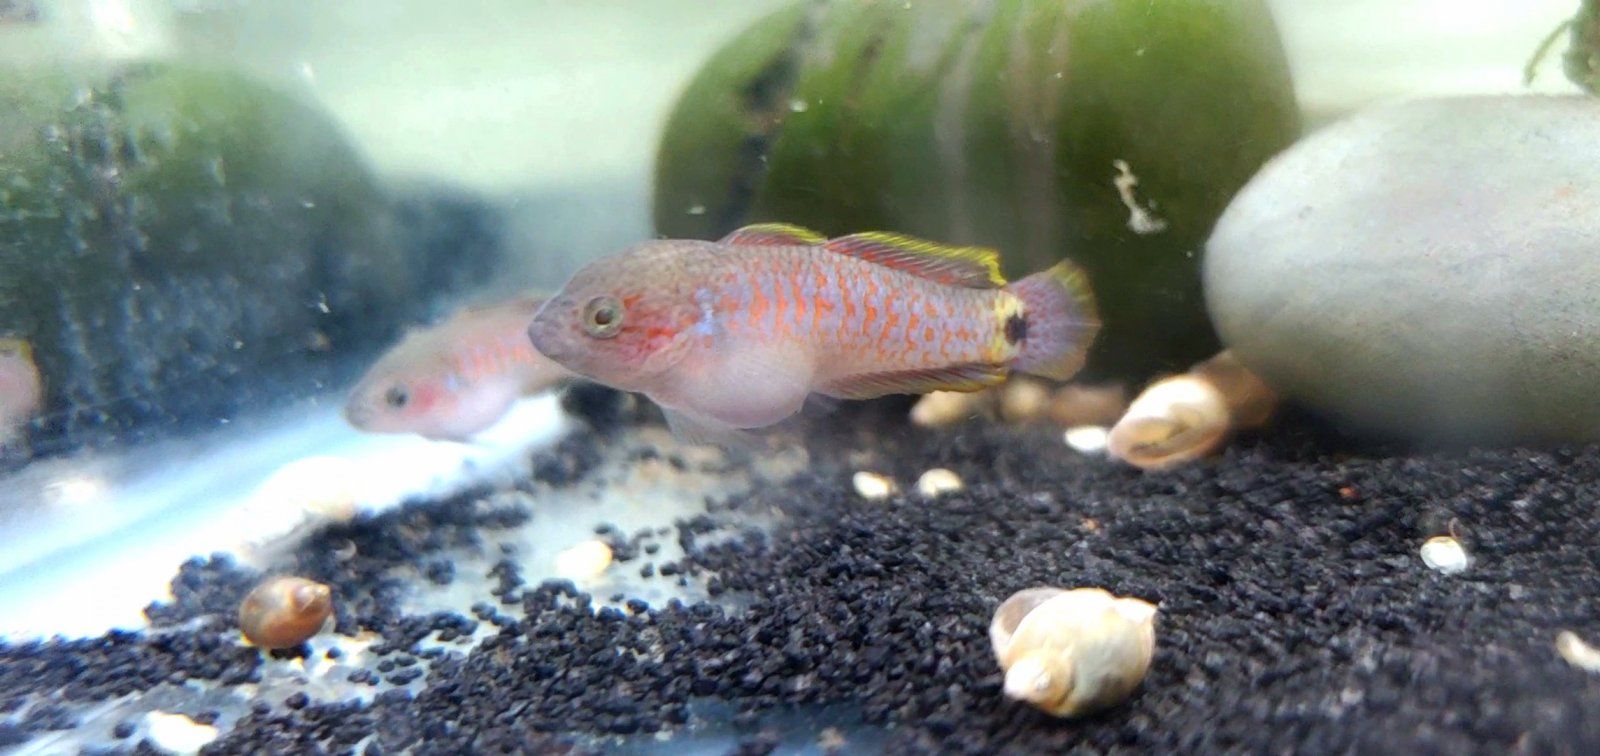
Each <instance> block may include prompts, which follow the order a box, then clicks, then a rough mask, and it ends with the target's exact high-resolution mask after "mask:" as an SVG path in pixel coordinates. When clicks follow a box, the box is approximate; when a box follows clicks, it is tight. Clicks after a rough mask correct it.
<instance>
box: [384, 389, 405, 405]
mask: <svg viewBox="0 0 1600 756" xmlns="http://www.w3.org/2000/svg"><path fill="white" fill-rule="evenodd" d="M410 401H411V394H409V393H407V392H406V390H405V387H403V386H390V387H389V390H388V391H385V392H383V403H384V404H387V405H389V406H390V407H393V408H395V409H401V408H402V407H405V406H406V403H407V402H410Z"/></svg>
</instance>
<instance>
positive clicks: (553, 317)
mask: <svg viewBox="0 0 1600 756" xmlns="http://www.w3.org/2000/svg"><path fill="white" fill-rule="evenodd" d="M570 309H572V302H571V300H569V299H567V298H565V297H561V298H557V299H552V300H550V301H548V302H546V303H545V304H544V306H543V307H540V308H539V311H538V312H536V313H534V316H533V322H532V323H529V324H528V340H529V341H532V342H533V348H534V349H537V350H539V353H540V354H542V355H544V356H546V357H548V358H550V359H552V360H555V361H556V362H559V363H563V364H565V359H566V358H568V357H570V356H572V353H573V351H574V350H573V346H574V345H573V339H572V337H571V335H570V334H568V333H567V332H566V330H565V329H563V328H562V327H561V318H560V316H559V314H558V313H561V312H565V311H568V310H570Z"/></svg>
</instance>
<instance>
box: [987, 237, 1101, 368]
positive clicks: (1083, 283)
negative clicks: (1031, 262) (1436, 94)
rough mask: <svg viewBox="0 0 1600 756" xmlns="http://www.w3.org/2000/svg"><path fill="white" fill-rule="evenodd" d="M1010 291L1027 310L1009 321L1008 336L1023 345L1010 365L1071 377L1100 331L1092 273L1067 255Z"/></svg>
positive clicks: (1017, 283)
mask: <svg viewBox="0 0 1600 756" xmlns="http://www.w3.org/2000/svg"><path fill="white" fill-rule="evenodd" d="M1006 290H1007V291H1009V292H1011V293H1012V294H1014V295H1016V297H1017V298H1018V299H1020V300H1022V312H1021V313H1019V314H1017V315H1012V316H1011V318H1010V319H1009V320H1007V322H1006V324H1005V329H1006V338H1007V339H1008V340H1011V341H1012V342H1013V343H1016V344H1017V348H1018V351H1017V356H1016V357H1015V358H1013V359H1012V361H1011V368H1012V369H1013V370H1015V371H1017V372H1021V373H1029V374H1032V375H1037V376H1042V377H1044V378H1051V379H1054V380H1058V381H1064V380H1066V379H1068V378H1071V377H1072V376H1073V374H1075V373H1077V372H1078V370H1079V369H1081V368H1082V367H1083V363H1084V361H1085V360H1086V359H1087V357H1088V354H1089V346H1090V345H1091V344H1093V343H1094V338H1095V334H1096V333H1098V332H1099V330H1100V316H1099V314H1098V313H1097V312H1096V308H1095V302H1094V293H1093V292H1092V291H1090V289H1089V277H1088V276H1087V275H1085V274H1084V272H1083V269H1082V268H1079V267H1078V266H1077V265H1074V264H1073V263H1071V262H1069V261H1066V260H1063V261H1061V262H1060V263H1057V264H1056V265H1055V266H1053V267H1051V268H1049V269H1048V270H1043V271H1040V272H1038V273H1035V274H1033V275H1031V276H1028V277H1027V278H1024V279H1022V280H1020V281H1016V282H1014V283H1012V284H1011V285H1009V286H1007V287H1006Z"/></svg>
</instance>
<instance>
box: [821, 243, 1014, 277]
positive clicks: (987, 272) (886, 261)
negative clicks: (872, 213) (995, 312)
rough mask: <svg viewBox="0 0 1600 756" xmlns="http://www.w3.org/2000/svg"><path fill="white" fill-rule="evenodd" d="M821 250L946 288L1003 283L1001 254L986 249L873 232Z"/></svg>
mask: <svg viewBox="0 0 1600 756" xmlns="http://www.w3.org/2000/svg"><path fill="white" fill-rule="evenodd" d="M823 248H825V249H828V250H830V251H833V252H838V253H839V254H841V255H849V256H851V257H855V258H858V259H861V260H866V261H868V262H871V263H876V264H878V265H882V266H885V267H889V268H894V269H895V270H900V271H904V272H906V273H910V274H912V275H914V276H918V277H920V278H926V279H928V280H930V281H937V282H938V283H942V284H946V285H949V286H962V287H966V288H969V289H998V288H1000V287H1001V286H1004V285H1005V283H1006V279H1005V277H1003V276H1001V275H1000V253H999V252H996V251H994V250H993V249H989V248H988V247H957V246H951V245H948V244H940V243H938V242H932V241H927V240H925V239H918V238H916V237H912V236H903V235H901V234H891V233H884V232H881V231H872V232H868V233H862V234H851V235H849V236H841V237H839V238H837V239H829V240H828V241H827V243H826V244H824V245H823Z"/></svg>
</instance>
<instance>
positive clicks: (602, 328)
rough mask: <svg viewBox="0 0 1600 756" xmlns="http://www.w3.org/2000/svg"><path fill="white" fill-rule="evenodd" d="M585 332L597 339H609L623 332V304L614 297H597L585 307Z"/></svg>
mask: <svg viewBox="0 0 1600 756" xmlns="http://www.w3.org/2000/svg"><path fill="white" fill-rule="evenodd" d="M583 330H585V331H587V332H588V333H589V335H590V336H593V337H595V338H597V339H609V338H611V337H612V336H615V335H617V332H618V331H620V330H622V303H621V302H618V301H617V300H616V299H614V298H612V297H595V298H594V299H591V300H589V303H588V304H586V305H584V306H583Z"/></svg>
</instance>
